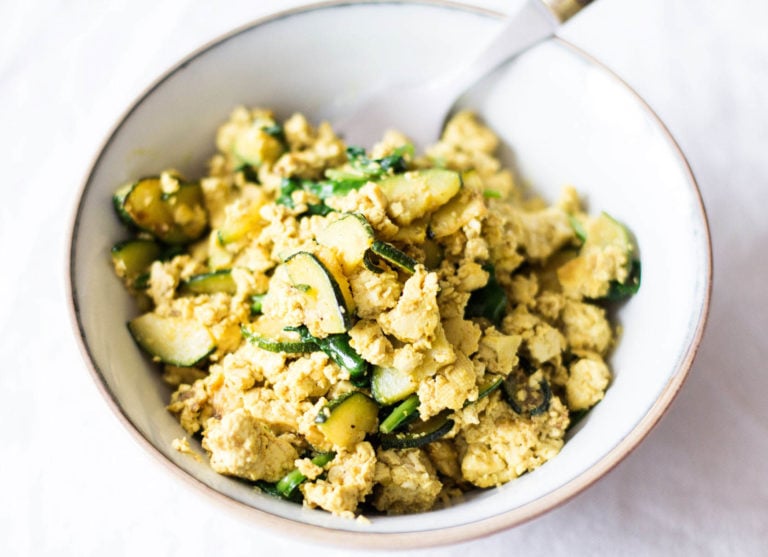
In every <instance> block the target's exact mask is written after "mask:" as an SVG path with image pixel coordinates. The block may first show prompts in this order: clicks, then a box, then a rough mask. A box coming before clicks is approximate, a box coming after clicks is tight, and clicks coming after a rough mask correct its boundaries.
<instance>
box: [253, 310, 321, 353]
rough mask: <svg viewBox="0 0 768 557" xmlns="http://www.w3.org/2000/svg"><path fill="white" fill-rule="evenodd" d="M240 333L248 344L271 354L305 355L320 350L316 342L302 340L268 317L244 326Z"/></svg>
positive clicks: (293, 332) (294, 332) (297, 334)
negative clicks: (250, 343)
mask: <svg viewBox="0 0 768 557" xmlns="http://www.w3.org/2000/svg"><path fill="white" fill-rule="evenodd" d="M240 332H241V333H242V335H243V337H244V338H245V339H246V340H247V341H248V342H252V343H253V344H255V345H256V346H258V347H259V348H262V349H263V350H268V351H270V352H285V353H287V354H304V353H307V352H317V351H318V350H320V347H319V346H318V345H317V344H315V343H314V342H312V341H308V340H305V339H302V338H301V335H299V333H297V332H296V331H291V330H286V329H285V328H284V326H283V324H282V323H281V322H280V321H278V320H276V319H273V318H270V317H266V316H261V317H259V318H258V319H256V321H254V322H252V323H249V324H248V325H242V326H241V327H240Z"/></svg>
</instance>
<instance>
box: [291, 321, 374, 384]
mask: <svg viewBox="0 0 768 557" xmlns="http://www.w3.org/2000/svg"><path fill="white" fill-rule="evenodd" d="M286 330H293V331H296V332H297V333H298V334H299V336H300V337H301V340H303V341H306V342H311V343H314V344H315V345H316V346H317V347H318V348H319V349H320V350H322V351H323V352H325V353H326V354H328V357H329V358H331V359H332V360H333V361H334V362H336V364H338V365H339V367H341V368H343V369H346V370H347V371H348V372H349V379H350V381H352V384H353V385H355V386H356V387H365V386H367V385H368V368H369V367H370V366H369V365H368V362H366V361H365V360H364V359H363V357H362V356H360V354H358V353H357V352H356V351H355V349H354V348H352V346H351V345H350V344H349V335H348V334H346V333H342V334H336V335H328V336H327V337H324V338H317V337H314V336H312V335H311V334H310V332H309V329H307V328H306V327H305V326H303V325H302V326H301V327H288V328H287V329H286Z"/></svg>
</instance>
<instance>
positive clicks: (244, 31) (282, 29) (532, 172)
mask: <svg viewBox="0 0 768 557" xmlns="http://www.w3.org/2000/svg"><path fill="white" fill-rule="evenodd" d="M499 24H500V17H499V16H498V14H492V13H488V12H484V11H479V10H477V9H471V8H468V7H462V6H459V5H455V4H446V3H445V2H419V3H397V2H394V3H393V2H388V3H378V2H376V3H352V4H350V3H348V2H331V3H324V4H321V5H316V6H311V7H307V8H304V9H300V10H295V11H290V12H286V13H280V14H276V15H275V16H273V17H270V18H267V19H264V20H261V21H257V22H254V23H252V24H250V25H248V26H246V27H243V28H241V29H238V30H236V31H234V32H232V33H230V34H228V35H226V36H224V37H222V38H221V39H219V40H217V41H215V42H213V43H211V44H209V45H207V46H205V47H203V48H201V49H200V50H198V51H197V52H195V53H193V54H192V55H190V56H189V57H187V58H186V59H185V60H183V61H182V62H180V63H179V64H178V65H176V66H175V67H173V68H172V69H170V70H169V71H168V72H167V73H166V74H165V75H163V76H162V77H161V78H160V79H159V80H158V81H156V82H155V83H154V84H153V85H152V86H151V87H149V89H147V91H146V92H145V93H144V94H143V95H142V96H141V97H140V98H138V99H137V100H136V102H135V103H134V104H133V105H132V106H131V107H130V108H129V109H128V111H127V112H126V113H125V115H124V116H123V117H122V118H121V119H120V120H119V121H118V122H117V124H116V125H115V127H114V129H113V131H112V132H111V133H110V135H109V136H108V138H107V139H106V141H105V143H104V145H103V147H102V149H101V151H100V152H99V153H98V155H97V157H96V158H95V161H94V163H93V166H92V167H91V168H90V169H89V170H88V172H87V176H86V178H85V183H84V186H83V191H82V196H81V198H80V201H79V204H78V206H77V209H76V214H75V217H74V224H73V229H72V243H71V255H70V269H69V273H70V280H71V295H72V305H73V315H74V322H75V326H76V328H77V332H78V334H79V337H80V339H81V345H82V348H83V352H84V355H85V360H86V362H87V364H88V366H89V367H90V369H91V371H92V373H93V376H94V378H95V380H96V382H97V383H98V385H99V386H100V387H101V390H102V392H103V393H104V396H105V397H106V398H107V400H108V402H109V404H110V405H111V406H112V407H113V409H114V410H115V412H116V413H117V414H118V415H119V416H120V418H121V419H122V421H123V422H124V423H125V424H126V425H127V427H128V429H129V430H130V431H131V432H132V433H134V435H135V437H136V438H137V439H139V441H140V444H141V445H143V446H144V447H145V448H146V449H147V450H149V451H150V452H152V453H154V454H155V455H156V456H158V457H159V460H161V461H162V462H164V463H165V464H166V465H167V468H168V469H170V470H173V471H174V472H175V473H176V475H177V476H181V477H183V478H185V479H186V480H188V482H187V483H188V484H189V485H191V486H193V487H194V488H195V489H198V490H201V491H203V492H205V493H208V494H210V495H211V496H212V498H213V499H214V500H218V501H221V502H225V503H227V504H228V506H229V507H230V508H232V509H235V510H236V511H239V512H241V513H243V514H245V515H247V516H248V517H249V518H250V519H252V520H253V522H254V523H257V524H260V525H262V526H265V527H269V528H270V529H273V530H278V531H284V532H289V533H290V535H291V536H293V537H296V536H302V537H305V538H307V539H314V540H319V541H323V542H329V543H334V544H345V545H353V546H354V545H357V546H366V547H387V548H395V547H415V546H426V545H436V544H445V543H451V542H456V541H461V540H467V539H470V538H474V537H479V536H483V535H487V534H489V533H492V532H495V531H499V530H501V529H505V528H509V527H512V526H514V525H516V524H519V523H521V522H523V521H526V520H529V519H531V518H533V517H535V516H537V515H540V514H541V513H544V512H545V511H547V510H549V509H552V508H553V507H555V506H556V505H559V504H561V503H563V502H564V501H566V500H567V499H569V498H570V497H572V496H574V495H575V494H577V493H578V492H580V491H581V490H583V489H585V488H586V487H588V486H589V485H590V484H592V483H593V482H595V481H596V480H597V479H598V478H600V477H601V476H603V475H604V474H605V473H606V472H607V471H608V470H610V469H611V468H612V467H613V466H615V465H616V464H617V463H618V462H619V461H620V460H621V459H622V458H623V457H625V456H626V455H627V454H628V453H629V452H630V451H631V450H632V449H633V448H634V447H635V446H636V445H637V444H638V443H639V442H640V441H641V440H642V439H643V438H644V437H645V436H646V435H647V434H648V432H649V431H650V430H651V428H652V427H653V426H654V424H656V422H657V421H658V420H659V418H660V417H661V415H662V414H663V413H664V411H665V410H666V408H667V407H668V406H669V404H670V403H671V402H672V400H673V398H674V397H675V395H676V393H677V392H678V390H679V389H680V387H681V385H682V383H683V380H684V378H685V376H686V373H687V372H688V369H689V368H690V366H691V363H692V360H693V357H694V353H695V351H696V348H697V345H698V343H699V341H700V339H701V335H702V330H703V326H704V321H705V318H706V313H707V307H708V300H709V292H710V284H711V266H710V259H711V256H710V244H709V237H708V229H707V222H706V217H705V213H704V209H703V206H702V202H701V198H700V195H699V192H698V190H697V186H696V183H695V181H694V178H693V176H692V174H691V172H690V170H689V168H688V165H687V163H686V161H685V159H684V157H683V155H682V153H681V152H680V150H679V149H678V147H677V146H676V144H675V142H674V141H673V139H672V138H671V137H670V135H669V133H668V132H667V130H666V129H665V128H664V126H663V124H662V123H661V122H660V121H659V119H658V118H657V117H656V116H655V115H654V113H653V112H652V111H651V110H650V109H649V108H648V106H647V105H646V104H645V103H644V102H643V101H642V100H641V99H640V98H639V97H638V96H637V95H636V94H635V93H633V92H632V91H631V90H630V89H629V88H628V87H627V86H626V85H625V84H624V83H623V82H622V81H621V80H620V79H618V78H617V77H616V76H615V75H614V74H612V73H611V72H610V71H609V70H607V69H606V68H605V67H604V66H602V65H600V64H599V63H598V62H596V61H595V60H594V59H592V58H590V57H589V56H586V55H585V54H584V53H582V52H580V51H578V50H577V49H576V48H574V47H573V46H571V45H569V44H568V43H565V42H563V41H561V40H558V39H553V40H550V41H547V42H545V43H542V44H541V45H539V46H537V47H535V48H534V49H532V50H530V51H528V52H526V53H525V54H523V55H522V56H520V57H519V58H517V59H516V60H514V61H512V62H511V63H508V64H506V65H505V66H503V67H502V68H501V69H499V70H498V71H496V72H495V73H494V74H493V75H492V76H490V77H489V78H487V79H486V80H484V81H483V82H482V83H481V84H480V85H479V86H478V87H476V88H475V89H474V90H473V92H472V93H470V94H469V95H467V96H465V98H463V99H462V100H461V104H462V105H464V106H467V107H471V108H472V109H474V110H475V111H476V112H477V113H478V114H479V115H480V117H481V118H482V119H483V120H484V121H485V122H486V123H487V124H489V125H490V126H491V127H492V128H493V129H494V130H495V131H496V132H497V133H498V134H499V136H500V137H501V139H502V140H503V142H504V145H505V147H504V153H503V155H504V157H503V158H504V159H505V162H507V163H509V164H512V165H514V168H515V169H516V170H517V171H518V172H519V174H520V176H521V177H522V178H523V179H524V180H525V181H526V182H527V183H529V184H531V187H532V189H533V190H534V191H536V192H538V193H539V194H541V195H542V196H544V197H545V198H548V199H550V200H553V199H554V198H555V197H556V196H557V194H558V193H559V191H560V189H561V187H562V186H563V185H564V184H574V185H575V186H576V187H577V189H578V190H580V191H581V192H583V193H584V194H585V197H586V200H587V202H588V204H589V208H590V210H592V211H598V210H607V211H609V212H610V213H611V214H612V215H614V216H615V217H616V218H618V219H620V220H621V221H624V222H625V223H627V224H628V225H629V227H630V228H631V229H632V231H633V232H634V234H635V235H636V237H637V240H638V243H639V248H640V252H641V256H642V262H643V284H642V287H641V289H640V292H639V294H637V295H636V296H635V297H633V298H632V299H631V300H630V301H629V302H628V303H626V304H624V305H623V306H622V307H621V308H619V309H618V311H617V312H616V319H617V320H618V322H619V323H620V324H621V326H622V327H623V334H622V336H621V340H620V343H619V344H618V347H617V348H616V350H615V351H614V352H613V354H612V355H611V358H610V364H611V365H612V368H613V370H614V373H615V377H614V380H613V382H612V384H611V386H610V388H609V390H608V392H607V394H606V396H605V399H604V400H603V401H602V402H601V403H600V404H598V405H597V406H596V407H595V408H594V409H593V410H592V412H591V413H590V414H589V415H588V417H587V418H586V419H585V420H583V421H582V422H580V423H579V425H578V426H577V427H576V428H574V429H572V430H571V432H570V434H569V438H568V440H567V442H566V444H565V446H564V448H563V450H562V452H561V453H560V454H559V455H558V456H557V457H555V458H554V459H552V460H551V461H550V462H547V463H546V464H544V465H543V466H542V467H540V468H539V469H537V470H535V471H534V472H532V473H529V474H526V475H524V476H522V477H520V478H519V479H517V480H515V481H513V482H510V483H508V484H506V485H504V486H501V487H499V488H495V489H488V490H478V491H476V492H473V493H470V494H468V495H467V497H466V500H465V501H463V502H461V503H459V504H456V505H454V506H452V507H449V508H445V509H442V510H435V511H432V512H427V513H421V514H416V515H408V516H381V517H379V516H374V517H371V520H370V523H363V522H360V521H355V520H348V519H343V518H339V517H336V516H332V515H330V514H328V513H325V512H323V511H319V510H310V509H307V508H303V507H301V506H300V505H295V504H292V503H289V502H283V501H280V500H277V499H274V498H271V497H269V496H267V495H264V494H262V493H260V492H258V491H257V490H254V489H253V488H251V487H250V486H248V485H246V484H245V483H244V482H240V481H236V480H233V479H231V478H227V477H224V476H221V475H218V474H216V473H214V472H213V471H212V470H211V469H210V468H209V466H208V464H207V463H206V459H203V460H202V461H200V462H198V461H197V460H195V459H194V458H191V457H190V456H189V455H185V454H181V453H179V452H177V451H175V450H174V449H172V448H171V441H172V440H173V439H174V438H177V437H179V436H181V435H183V431H182V430H181V428H180V426H179V424H178V423H177V421H176V420H175V419H174V418H173V417H172V416H171V415H170V414H169V413H168V412H167V411H166V410H165V405H166V403H167V401H168V398H169V394H170V392H169V389H168V388H167V387H166V386H165V385H164V384H163V383H162V382H161V380H160V374H159V373H158V369H157V368H156V367H155V366H154V365H153V364H152V363H151V362H149V361H148V359H146V358H145V357H144V356H143V355H142V353H141V352H140V351H139V350H138V349H137V347H136V345H135V344H134V342H133V341H132V340H131V338H130V336H129V335H128V333H127V331H126V327H125V323H126V321H127V320H128V319H130V318H131V317H133V316H134V315H135V314H136V311H137V310H136V307H135V305H134V302H133V300H132V299H131V298H129V296H128V295H127V294H126V292H125V291H124V289H123V287H122V285H121V284H120V282H119V281H118V280H117V279H116V278H115V276H114V273H113V271H112V268H111V265H110V258H109V249H110V247H111V246H112V245H113V244H114V243H115V242H117V241H118V240H121V239H123V237H124V235H125V232H124V229H123V228H122V226H121V225H120V223H119V222H118V220H117V219H116V218H115V215H114V213H113V211H112V208H111V203H110V199H111V195H112V193H113V192H114V190H115V189H116V188H117V187H118V186H119V185H120V184H123V183H125V182H126V181H128V180H130V179H132V178H135V177H137V176H143V175H148V174H154V173H157V172H159V171H160V170H162V169H165V168H167V167H173V168H177V169H179V170H181V171H182V172H183V173H184V174H186V175H188V176H199V175H201V174H202V172H203V171H204V168H205V162H206V160H207V159H208V157H209V156H210V155H211V154H212V153H213V147H214V146H213V138H214V133H215V130H216V128H217V126H218V125H219V124H220V123H222V122H223V121H225V120H226V118H227V116H228V115H229V113H230V111H231V109H232V108H233V107H234V106H235V105H238V104H245V105H250V106H264V107H272V108H274V109H275V110H276V112H277V114H278V116H279V117H281V118H284V117H287V116H289V115H290V114H292V113H293V112H294V111H300V112H303V113H304V114H306V115H307V116H308V117H309V118H310V119H312V118H313V117H316V116H317V115H318V114H321V113H322V111H324V110H327V109H328V107H331V106H334V103H336V102H338V100H339V99H345V100H346V99H351V98H354V97H355V96H356V95H359V94H360V93H363V92H365V91H366V90H368V89H369V88H372V87H377V86H379V85H383V84H385V83H388V82H407V81H415V80H418V79H422V78H428V77H429V76H431V75H435V74H439V73H440V72H442V71H444V70H445V69H446V68H448V67H449V66H450V64H451V61H452V60H454V59H456V58H457V57H460V56H462V53H463V51H464V49H465V48H466V45H471V44H474V43H476V42H477V38H478V37H485V36H487V35H488V34H489V33H491V32H493V30H494V29H495V28H496V27H497V26H498V25H499ZM330 29H333V32H332V33H331V32H329V31H328V30H330ZM195 449H196V450H198V451H201V449H200V447H199V446H195Z"/></svg>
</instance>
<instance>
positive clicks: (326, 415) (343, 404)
mask: <svg viewBox="0 0 768 557" xmlns="http://www.w3.org/2000/svg"><path fill="white" fill-rule="evenodd" d="M378 414H379V405H378V404H376V402H375V401H374V400H373V399H372V398H370V397H369V396H367V395H365V394H364V393H363V392H361V391H351V392H349V393H346V394H344V395H342V396H340V397H338V398H336V399H334V400H332V401H331V402H329V403H328V404H327V405H325V406H324V407H323V408H322V409H321V410H320V412H319V413H318V415H317V417H316V418H315V423H316V424H317V427H318V429H320V431H321V432H322V433H323V435H325V437H326V439H328V440H329V441H330V442H331V443H333V444H334V445H336V446H338V447H352V446H354V445H355V444H357V443H359V442H360V441H362V440H363V439H365V436H366V435H367V434H368V433H374V432H375V431H376V430H377V428H378V425H379V418H378Z"/></svg>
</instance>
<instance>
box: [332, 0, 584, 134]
mask: <svg viewBox="0 0 768 557" xmlns="http://www.w3.org/2000/svg"><path fill="white" fill-rule="evenodd" d="M591 2H592V0H526V3H525V4H524V5H523V6H522V7H521V8H520V10H519V11H518V12H516V13H515V14H513V15H511V16H510V17H509V18H508V19H507V21H506V22H505V23H504V25H503V26H502V27H501V29H499V31H498V32H497V33H496V34H495V35H494V36H493V38H492V39H491V40H490V41H489V42H488V44H487V45H486V47H485V48H484V49H483V50H482V51H481V52H480V53H479V54H478V55H477V56H476V57H474V58H472V59H471V60H469V61H468V62H466V63H465V64H462V65H461V66H459V67H457V68H454V69H453V70H451V71H450V72H449V73H447V74H445V75H443V76H441V77H439V78H438V79H434V80H431V81H429V82H427V83H423V84H419V85H417V86H412V87H399V86H398V87H392V86H390V87H385V88H383V89H380V90H378V91H374V92H372V93H371V94H370V95H369V96H367V97H365V98H364V99H363V100H362V102H361V103H360V104H358V105H357V106H355V107H353V109H352V110H350V111H348V112H347V113H346V114H345V115H344V116H342V117H340V118H335V119H334V118H331V122H332V124H333V126H334V128H335V129H336V130H337V131H338V132H339V134H340V135H341V136H342V137H343V138H344V139H345V141H346V142H347V144H348V145H360V146H365V147H370V146H371V145H372V144H373V143H374V142H375V141H377V140H378V139H380V138H381V136H382V134H383V132H384V131H386V130H387V129H397V130H400V131H402V132H403V133H405V134H406V135H407V136H408V137H409V138H410V139H411V140H412V142H413V143H414V146H415V147H417V148H424V147H425V146H426V145H428V144H430V143H433V142H434V141H436V140H437V139H438V137H439V135H440V132H441V131H442V128H443V125H444V123H445V119H446V116H447V115H448V113H449V112H450V109H451V107H452V106H453V105H454V103H455V102H456V99H458V98H459V96H460V95H461V94H462V93H464V92H465V91H467V90H468V89H469V88H470V87H471V86H472V85H473V84H475V83H476V82H477V81H478V80H480V79H481V78H482V77H484V76H485V75H487V74H488V73H490V72H491V71H493V70H494V69H496V68H497V67H498V66H499V65H501V64H502V63H503V62H505V61H507V60H509V59H510V58H512V57H514V56H517V55H518V54H520V53H521V52H523V51H525V50H526V49H528V48H530V47H531V46H533V45H535V44H536V43H538V42H540V41H542V40H544V39H546V38H548V37H550V36H552V35H553V34H554V33H555V30H556V29H557V28H558V26H559V25H561V24H562V23H565V21H567V20H568V19H570V18H571V17H572V16H574V15H575V14H576V13H578V12H579V11H580V10H581V9H582V8H584V7H586V6H587V5H588V4H590V3H591Z"/></svg>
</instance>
